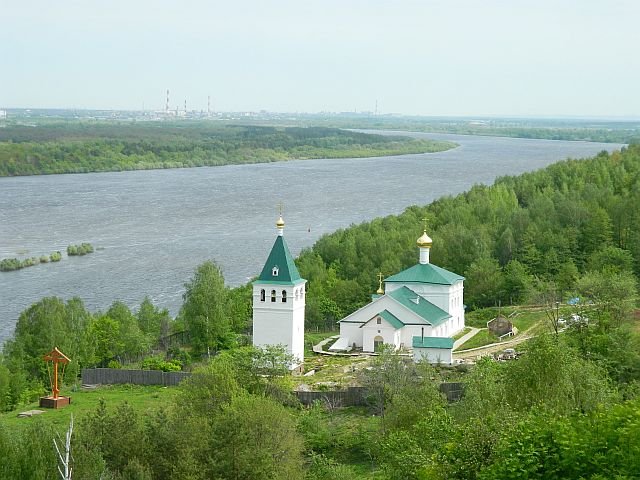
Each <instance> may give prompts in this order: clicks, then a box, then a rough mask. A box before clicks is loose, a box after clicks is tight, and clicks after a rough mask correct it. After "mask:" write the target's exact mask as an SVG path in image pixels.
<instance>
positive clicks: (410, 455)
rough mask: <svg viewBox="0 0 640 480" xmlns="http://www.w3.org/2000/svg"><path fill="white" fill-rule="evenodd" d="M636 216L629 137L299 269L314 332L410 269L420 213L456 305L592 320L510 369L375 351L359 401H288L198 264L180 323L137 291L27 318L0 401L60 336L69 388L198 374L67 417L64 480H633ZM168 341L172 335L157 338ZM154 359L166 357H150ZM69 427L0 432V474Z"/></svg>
mask: <svg viewBox="0 0 640 480" xmlns="http://www.w3.org/2000/svg"><path fill="white" fill-rule="evenodd" d="M638 205H640V146H637V145H630V146H629V147H628V148H625V149H623V151H621V152H614V153H612V154H608V153H606V152H603V153H601V154H599V155H597V156H596V157H594V158H591V159H587V160H581V161H578V160H568V161H564V162H560V163H558V164H555V165H552V166H550V167H548V168H546V169H544V170H540V171H537V172H533V173H528V174H524V175H521V176H518V177H504V178H500V179H498V180H497V181H496V182H495V184H494V185H492V186H482V185H479V186H476V187H474V188H472V189H471V190H470V191H468V192H466V193H464V194H461V195H457V196H455V197H445V198H441V199H439V200H437V201H435V202H433V203H431V204H430V205H427V206H424V207H417V206H415V207H410V208H408V209H407V210H406V211H405V212H404V213H403V214H401V215H399V216H392V217H387V218H383V219H376V220H374V221H372V222H368V223H364V224H362V225H357V226H353V227H350V228H348V229H345V230H341V231H338V232H336V233H334V234H331V235H327V236H325V237H323V238H321V239H320V240H319V241H318V242H317V244H316V245H315V246H314V247H313V248H311V249H309V250H307V251H304V252H303V253H302V254H301V255H300V257H299V258H298V260H297V263H298V266H299V269H300V272H301V274H302V275H303V276H304V277H305V278H307V279H308V280H309V284H308V294H307V320H308V325H309V326H312V327H313V326H319V327H326V326H328V325H332V324H333V323H334V322H335V320H336V319H338V318H340V316H341V315H344V314H346V313H350V312H351V311H352V310H353V309H355V308H357V307H358V306H359V305H361V304H363V303H364V302H366V301H367V300H368V298H369V295H370V294H371V293H372V292H373V291H374V290H375V288H377V284H376V273H377V272H378V271H382V272H383V273H384V274H385V275H390V274H393V273H395V272H397V271H399V270H401V269H402V268H405V267H408V266H410V265H413V264H415V263H416V262H417V258H418V257H417V248H416V245H415V241H416V238H417V237H418V236H419V235H420V233H421V230H422V225H423V221H422V219H423V218H426V219H427V223H428V228H427V229H428V232H429V234H430V236H431V237H432V238H433V249H432V252H431V253H432V255H431V259H432V261H433V263H435V264H438V265H440V266H443V267H445V268H447V269H449V270H452V271H454V272H458V273H461V274H464V275H465V277H466V283H465V301H466V303H467V306H468V310H472V309H481V308H483V307H486V306H493V305H496V304H497V303H499V302H501V303H502V304H510V303H518V304H527V303H536V304H542V305H547V306H549V307H550V308H553V307H552V306H553V305H557V303H556V302H565V301H566V300H567V299H569V298H575V297H578V298H579V299H580V300H579V301H578V302H577V304H576V305H575V306H574V307H572V308H575V309H576V311H577V312H578V313H580V314H581V315H583V317H587V316H588V318H589V321H588V322H577V323H575V324H573V325H571V326H569V327H568V328H567V329H566V330H565V331H564V332H561V333H559V332H558V331H554V330H553V329H551V328H550V329H549V333H548V334H541V335H539V336H538V337H536V338H534V339H532V340H530V341H528V342H527V344H525V345H524V346H523V350H524V351H525V354H524V355H523V356H522V357H520V358H519V359H518V360H515V361H510V362H502V363H500V362H496V361H493V360H492V359H484V360H482V361H480V362H478V363H477V364H476V365H474V366H459V367H456V368H453V369H447V368H443V367H432V366H428V365H421V364H418V365H416V364H414V363H413V362H411V361H407V359H406V358H405V357H402V356H397V355H395V354H393V352H390V351H383V352H382V354H381V355H380V356H378V357H375V358H373V359H371V360H370V363H369V368H364V369H362V370H361V371H360V372H359V373H358V382H359V384H360V385H363V386H365V387H366V388H367V389H368V390H367V391H368V392H369V397H368V400H369V402H368V406H367V407H361V408H360V407H358V408H355V407H351V408H336V406H335V405H331V404H328V403H326V404H322V403H319V404H316V405H315V406H313V407H311V408H302V407H301V406H300V405H299V404H298V403H297V401H296V400H295V399H294V398H293V397H292V396H291V394H290V392H291V387H292V378H291V377H289V376H288V375H285V372H284V370H285V367H284V365H285V364H286V358H285V357H286V356H285V355H282V354H278V352H275V353H274V352H266V353H264V352H259V351H256V350H253V349H251V348H250V347H247V346H245V345H246V343H247V340H248V339H247V336H246V335H245V334H246V333H247V331H248V328H249V324H250V317H251V313H250V312H251V310H250V303H249V300H250V290H249V287H248V286H243V287H240V288H236V289H229V288H227V287H225V285H224V279H223V278H222V275H221V273H220V270H219V268H218V267H217V266H216V265H215V264H214V263H213V262H205V263H203V264H202V265H201V266H199V267H198V269H197V270H196V272H195V273H194V276H193V278H192V279H190V280H189V282H188V283H187V284H186V285H185V287H186V288H185V295H184V303H183V307H182V309H181V311H180V314H179V315H178V317H177V318H176V319H172V318H170V316H169V315H168V313H167V312H166V311H165V310H161V309H158V308H157V307H155V306H154V305H153V304H152V303H151V302H150V301H149V300H145V301H144V302H143V303H142V305H141V306H140V308H139V309H138V311H137V312H131V311H130V310H129V309H128V308H127V307H126V306H125V305H123V304H122V303H120V302H115V303H114V304H113V305H112V307H111V308H110V309H108V311H106V312H97V313H91V312H88V311H87V310H86V309H85V308H84V306H83V304H82V302H81V300H79V299H72V300H69V301H67V302H64V301H62V300H60V299H57V298H45V299H43V300H41V301H40V302H38V303H36V304H34V305H33V306H31V307H30V308H29V309H27V310H25V311H24V312H23V313H22V314H21V315H20V318H19V319H18V323H17V325H16V331H15V335H14V338H13V339H12V340H11V341H9V342H7V343H6V344H5V346H4V350H3V353H2V356H1V357H0V408H1V409H3V410H12V409H14V408H16V406H18V405H21V404H24V403H25V402H27V401H29V400H31V399H33V398H34V397H37V396H38V395H40V394H42V393H43V391H44V387H43V385H45V384H46V382H47V372H46V370H45V368H44V365H43V362H42V361H41V355H42V353H43V352H46V351H48V350H49V349H50V348H51V345H58V346H59V347H60V348H61V350H63V351H64V352H65V353H67V354H68V355H69V356H71V357H72V358H73V359H76V361H75V362H73V364H72V365H70V367H69V368H70V371H69V372H67V375H68V377H67V378H71V379H72V381H73V380H74V379H75V378H76V375H77V373H78V369H79V368H81V367H83V366H93V365H101V366H106V365H108V366H112V367H119V366H121V365H122V364H126V363H130V362H140V361H142V362H144V361H145V360H146V361H147V366H148V368H161V369H166V370H172V369H175V368H176V367H177V368H180V367H183V366H192V367H193V368H194V371H195V372H196V373H197V375H194V376H193V377H192V378H191V379H190V380H189V381H187V382H185V383H183V384H182V385H181V386H180V387H179V388H178V390H177V392H176V394H175V396H174V397H172V398H171V399H170V400H169V401H167V402H166V403H165V405H164V407H162V408H160V409H156V410H152V411H144V410H141V409H139V408H136V407H134V406H133V405H132V404H129V403H121V404H105V403H104V402H103V403H100V404H99V405H98V406H97V407H96V409H95V410H94V411H93V412H92V413H91V414H89V415H86V416H84V417H82V418H79V419H77V428H76V432H75V433H74V435H75V437H74V447H73V448H74V451H73V455H74V460H75V467H74V468H75V472H74V475H75V476H74V478H87V479H95V478H110V479H123V480H124V479H127V480H128V479H152V478H153V479H165V478H167V479H168V478H171V479H206V478H237V479H247V480H249V479H254V478H273V479H285V478H286V479H298V478H300V479H302V478H306V479H313V480H315V479H336V480H342V479H358V478H359V479H370V480H372V479H391V480H395V479H397V480H405V479H415V480H425V479H428V480H436V479H442V480H444V479H461V480H463V479H464V480H466V479H471V480H473V479H530V478H543V479H565V478H584V479H592V480H603V479H608V478H617V479H631V478H637V473H638V471H640V328H639V325H638V321H639V319H638V318H637V313H636V312H637V311H636V310H635V308H636V306H637V280H638V275H639V274H640V210H639V209H638ZM572 303H573V302H572ZM172 333H173V334H174V335H171V334H172ZM183 334H184V335H183ZM176 335H178V336H179V337H180V338H181V339H182V340H183V342H184V343H183V344H178V345H173V344H165V345H163V342H169V339H172V338H175V336H176ZM159 347H162V348H159ZM152 350H156V351H158V350H159V351H162V352H165V353H163V354H162V357H159V356H157V355H158V354H156V356H155V357H151V358H153V361H149V360H148V359H149V355H150V354H151V353H150V352H151V351H152ZM151 364H153V367H151V366H150V365H151ZM451 378H454V379H456V380H458V381H461V382H462V383H463V384H464V395H463V398H462V400H460V401H459V402H455V403H450V404H449V403H447V402H446V401H445V400H444V398H443V397H442V395H441V393H440V391H439V389H438V386H439V383H440V382H441V381H443V380H445V379H451ZM64 428H66V426H59V425H58V426H53V425H51V424H50V423H47V422H44V421H40V419H34V421H33V422H32V423H29V424H27V425H23V426H22V428H19V429H18V428H4V427H3V426H2V423H1V422H0V458H1V459H2V462H0V477H2V478H34V479H35V478H51V477H53V476H54V475H55V464H56V461H55V452H54V450H53V448H50V449H46V448H42V438H47V439H50V438H53V437H54V433H55V432H57V433H61V432H62V431H63V429H64ZM47 441H48V442H49V443H50V440H47Z"/></svg>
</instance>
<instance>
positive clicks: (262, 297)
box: [260, 288, 266, 302]
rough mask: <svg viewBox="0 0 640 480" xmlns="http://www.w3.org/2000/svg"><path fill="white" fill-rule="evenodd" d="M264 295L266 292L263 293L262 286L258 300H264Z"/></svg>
mask: <svg viewBox="0 0 640 480" xmlns="http://www.w3.org/2000/svg"><path fill="white" fill-rule="evenodd" d="M265 295H266V293H265V291H264V288H263V289H262V290H260V301H261V302H264V300H265Z"/></svg>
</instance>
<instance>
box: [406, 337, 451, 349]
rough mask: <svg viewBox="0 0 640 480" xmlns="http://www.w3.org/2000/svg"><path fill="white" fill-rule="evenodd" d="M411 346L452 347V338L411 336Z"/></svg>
mask: <svg viewBox="0 0 640 480" xmlns="http://www.w3.org/2000/svg"><path fill="white" fill-rule="evenodd" d="M412 343H413V348H447V349H448V348H453V338H448V337H413V340H412Z"/></svg>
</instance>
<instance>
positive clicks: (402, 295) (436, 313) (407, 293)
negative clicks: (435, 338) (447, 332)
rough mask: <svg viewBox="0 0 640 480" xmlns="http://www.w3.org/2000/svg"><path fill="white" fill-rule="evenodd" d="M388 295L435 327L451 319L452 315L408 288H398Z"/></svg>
mask: <svg viewBox="0 0 640 480" xmlns="http://www.w3.org/2000/svg"><path fill="white" fill-rule="evenodd" d="M387 295H388V296H389V297H391V298H393V299H394V300H395V301H396V302H398V303H399V304H401V305H403V306H405V307H407V308H408V309H409V310H411V311H412V312H413V313H415V314H417V315H418V316H420V317H421V318H423V319H424V320H425V321H426V322H427V323H429V324H430V325H433V326H434V327H435V326H438V325H440V324H441V323H442V322H444V321H445V320H447V319H448V318H451V315H449V314H448V313H447V312H445V311H444V310H442V309H441V308H440V307H438V306H436V305H434V304H433V303H431V302H430V301H429V300H425V299H424V298H423V297H421V296H420V295H418V294H417V293H416V292H414V291H413V290H411V289H409V288H407V287H402V288H398V289H396V290H394V291H392V292H391V293H388V294H387ZM416 301H417V303H416Z"/></svg>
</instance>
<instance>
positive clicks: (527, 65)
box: [0, 0, 640, 118]
mask: <svg viewBox="0 0 640 480" xmlns="http://www.w3.org/2000/svg"><path fill="white" fill-rule="evenodd" d="M638 19H640V1H638V0H597V1H596V0H531V1H529V0H388V1H387V0H224V1H220V0H179V1H178V0H176V1H167V0H82V1H71V0H57V1H51V0H0V109H1V108H86V109H116V110H117V109H126V110H139V109H142V108H145V109H147V110H159V109H162V108H163V107H164V104H165V97H166V90H167V89H169V90H170V100H169V103H170V106H171V108H175V107H176V106H180V108H183V106H184V102H185V100H186V102H187V108H188V109H189V110H191V109H198V110H201V109H204V110H206V108H207V97H208V96H210V97H211V102H212V108H213V109H214V110H216V111H259V110H267V111H273V112H322V111H326V112H343V111H374V110H375V108H376V102H377V105H378V110H377V111H378V113H381V114H385V113H397V114H405V115H464V116H469V115H471V116H474V115H477V116H484V115H488V116H491V115H495V116H505V115H509V116H585V117H618V116H623V117H624V116H630V117H636V118H637V117H640V91H639V90H640V27H638Z"/></svg>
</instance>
